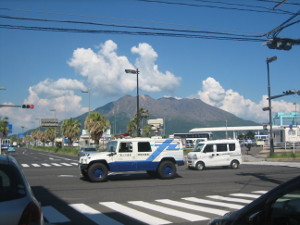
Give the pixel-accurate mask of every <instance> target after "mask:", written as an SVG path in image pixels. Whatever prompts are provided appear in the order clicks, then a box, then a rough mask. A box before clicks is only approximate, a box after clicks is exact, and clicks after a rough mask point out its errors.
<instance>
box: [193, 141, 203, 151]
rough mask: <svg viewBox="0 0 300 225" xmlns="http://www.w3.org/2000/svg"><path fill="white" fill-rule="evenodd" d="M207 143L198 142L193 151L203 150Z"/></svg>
mask: <svg viewBox="0 0 300 225" xmlns="http://www.w3.org/2000/svg"><path fill="white" fill-rule="evenodd" d="M204 145H205V144H201V143H200V144H198V145H196V147H195V148H194V150H193V152H201V150H202V148H203V146H204Z"/></svg>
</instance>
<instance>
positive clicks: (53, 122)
mask: <svg viewBox="0 0 300 225" xmlns="http://www.w3.org/2000/svg"><path fill="white" fill-rule="evenodd" d="M41 126H42V127H58V119H54V118H44V119H41Z"/></svg>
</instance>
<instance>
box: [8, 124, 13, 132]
mask: <svg viewBox="0 0 300 225" xmlns="http://www.w3.org/2000/svg"><path fill="white" fill-rule="evenodd" d="M8 128H9V131H8V133H9V134H12V128H13V125H12V124H8Z"/></svg>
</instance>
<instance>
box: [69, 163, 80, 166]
mask: <svg viewBox="0 0 300 225" xmlns="http://www.w3.org/2000/svg"><path fill="white" fill-rule="evenodd" d="M70 164H72V165H74V166H78V163H70Z"/></svg>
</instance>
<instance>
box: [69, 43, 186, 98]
mask: <svg viewBox="0 0 300 225" xmlns="http://www.w3.org/2000/svg"><path fill="white" fill-rule="evenodd" d="M131 52H132V53H133V54H138V58H137V59H136V63H135V65H133V64H131V63H130V62H129V60H128V58H127V57H126V56H119V55H118V54H117V44H116V43H114V42H113V41H112V40H108V41H106V42H105V43H104V44H102V45H101V46H100V50H99V51H98V52H95V51H93V50H92V49H90V48H89V49H84V48H78V49H76V50H75V51H74V52H73V56H72V58H71V59H70V60H69V62H68V64H69V65H70V66H71V67H73V68H74V69H75V70H76V72H77V73H78V74H79V75H81V76H83V77H85V78H86V79H87V82H88V83H89V84H90V85H91V88H92V89H93V90H95V94H97V95H100V96H120V94H121V95H122V94H126V93H128V92H131V91H134V90H135V89H136V76H134V75H133V74H125V72H124V70H125V69H128V68H129V69H130V68H139V70H140V74H139V88H140V89H141V90H144V91H148V92H160V91H169V92H172V91H173V90H175V89H176V88H177V87H178V86H179V84H180V80H181V78H180V77H176V76H175V75H174V74H172V73H171V72H169V71H166V72H165V73H163V72H161V71H159V70H158V66H157V65H156V64H155V61H156V59H157V57H158V55H157V53H156V52H155V51H154V49H153V48H152V47H151V46H150V45H149V44H147V43H141V44H139V45H138V46H134V47H132V48H131Z"/></svg>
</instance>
